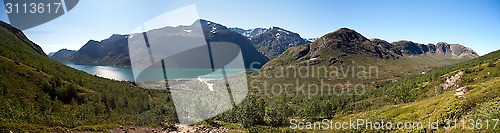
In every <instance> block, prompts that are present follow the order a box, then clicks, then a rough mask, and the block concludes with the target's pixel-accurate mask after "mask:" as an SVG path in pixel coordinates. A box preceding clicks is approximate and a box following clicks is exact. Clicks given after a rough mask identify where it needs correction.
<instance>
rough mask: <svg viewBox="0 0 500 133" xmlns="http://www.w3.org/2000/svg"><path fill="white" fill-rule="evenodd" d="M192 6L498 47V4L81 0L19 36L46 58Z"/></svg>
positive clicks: (483, 0) (228, 22) (252, 23)
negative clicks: (27, 40) (51, 53)
mask: <svg viewBox="0 0 500 133" xmlns="http://www.w3.org/2000/svg"><path fill="white" fill-rule="evenodd" d="M0 1H2V0H0ZM2 3H3V2H2ZM191 4H195V6H196V7H197V10H198V15H199V17H201V18H204V19H207V20H210V21H213V22H217V23H220V24H223V25H225V26H227V27H241V28H244V29H249V28H256V27H271V26H278V27H282V28H285V29H288V30H290V31H293V32H296V33H299V34H300V35H301V36H302V37H305V38H310V37H321V36H322V35H324V34H326V33H329V32H333V31H335V30H337V29H339V28H342V27H348V28H351V29H354V30H356V31H358V32H360V33H361V34H363V35H364V36H365V37H367V38H381V39H384V40H387V41H389V42H393V41H398V40H411V41H414V42H419V43H425V44H427V43H437V42H448V43H458V44H462V45H465V46H467V47H471V48H473V49H474V50H475V51H476V52H478V53H479V54H480V55H483V54H486V53H489V52H492V51H494V50H498V49H500V37H499V35H500V1H498V0H480V1H478V0H438V1H436V0H414V1H413V0H404V1H401V0H349V1H330V0H324V1H319V0H252V1H250V0H246V1H243V0H237V1H229V0H227V1H223V0H200V1H191V0H181V1H170V0H148V1H144V0H130V1H124V0H81V1H80V2H79V3H78V5H77V6H76V7H75V8H74V9H73V10H71V11H69V12H67V13H66V14H65V15H63V16H61V17H59V18H57V19H55V20H52V21H50V22H47V23H45V24H42V25H40V26H37V27H34V28H31V29H28V30H25V31H24V32H25V33H26V34H27V36H28V37H29V38H30V39H31V40H33V41H34V42H35V43H37V44H39V45H40V46H41V47H42V48H43V49H44V51H45V52H46V53H49V52H54V51H57V50H59V49H61V48H68V49H74V50H77V49H79V48H80V47H81V46H83V45H84V44H85V43H86V42H87V41H88V40H90V39H93V40H102V39H106V38H108V37H109V36H111V35H112V34H116V33H118V34H126V33H130V32H131V31H132V30H133V29H134V28H135V27H137V26H138V25H141V24H142V23H143V22H145V21H147V20H149V19H151V18H153V17H155V16H157V15H160V14H162V13H165V12H168V11H171V10H174V9H177V8H181V7H184V6H187V5H191ZM1 8H3V6H2V7H1ZM1 11H2V12H0V15H1V16H0V19H1V20H3V21H6V20H7V18H6V14H5V10H4V9H1Z"/></svg>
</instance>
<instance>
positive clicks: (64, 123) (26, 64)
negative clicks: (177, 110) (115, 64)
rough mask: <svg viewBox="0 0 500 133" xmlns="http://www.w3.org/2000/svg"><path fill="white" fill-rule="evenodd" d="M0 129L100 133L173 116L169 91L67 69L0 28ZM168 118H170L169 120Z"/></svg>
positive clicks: (158, 122) (153, 122)
mask: <svg viewBox="0 0 500 133" xmlns="http://www.w3.org/2000/svg"><path fill="white" fill-rule="evenodd" d="M0 44H1V45H0V102H1V103H2V104H0V123H1V124H0V131H2V132H3V131H11V130H13V131H17V130H20V131H30V132H31V131H50V130H68V129H69V130H71V129H80V130H105V129H106V128H108V127H110V126H116V124H139V125H158V124H160V122H161V121H162V120H164V119H165V118H164V116H169V115H170V116H173V115H175V114H174V113H173V111H174V109H173V105H172V103H171V102H170V97H169V94H168V93H169V92H167V91H158V90H144V89H140V88H138V87H134V86H132V85H130V83H128V82H117V81H111V80H108V79H104V78H100V77H97V76H93V75H89V74H86V73H85V72H83V71H78V70H75V69H72V68H70V67H68V66H65V65H64V64H61V63H59V62H57V61H54V60H51V59H49V58H48V57H46V56H45V55H42V54H39V53H37V52H35V51H34V50H33V49H31V48H30V47H29V46H28V45H27V44H26V43H25V42H23V41H22V39H20V38H18V37H16V36H15V34H13V32H12V31H11V30H7V29H5V28H2V27H0ZM171 118H173V117H171Z"/></svg>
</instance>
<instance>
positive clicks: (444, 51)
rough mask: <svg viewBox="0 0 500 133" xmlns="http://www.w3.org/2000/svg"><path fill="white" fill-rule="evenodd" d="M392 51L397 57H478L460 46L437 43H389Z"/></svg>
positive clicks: (404, 41) (469, 49)
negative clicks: (430, 55)
mask: <svg viewBox="0 0 500 133" xmlns="http://www.w3.org/2000/svg"><path fill="white" fill-rule="evenodd" d="M391 44H392V45H393V46H394V47H393V51H394V52H396V53H397V54H399V55H419V54H432V55H439V56H448V57H451V58H461V57H464V56H468V57H472V58H475V57H479V55H477V53H476V52H474V51H473V50H472V49H471V48H467V47H464V46H462V45H460V44H448V43H445V42H439V43H437V44H436V45H434V44H427V45H425V44H420V43H415V42H412V41H406V40H403V41H397V42H393V43H391Z"/></svg>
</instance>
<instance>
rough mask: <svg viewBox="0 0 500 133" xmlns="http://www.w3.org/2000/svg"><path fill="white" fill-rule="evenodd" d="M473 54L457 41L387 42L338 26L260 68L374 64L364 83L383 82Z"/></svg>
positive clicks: (289, 50) (461, 59) (465, 58)
mask: <svg viewBox="0 0 500 133" xmlns="http://www.w3.org/2000/svg"><path fill="white" fill-rule="evenodd" d="M475 57H478V55H477V54H476V53H475V52H474V51H473V50H471V49H470V48H467V47H464V46H462V45H459V44H446V43H438V44H437V45H433V44H428V45H424V44H418V43H413V42H411V41H398V42H393V43H388V42H387V41H384V40H381V39H371V40H370V39H367V38H366V37H364V36H363V35H361V34H360V33H358V32H356V31H354V30H352V29H348V28H341V29H339V30H336V31H335V32H331V33H328V34H326V35H324V36H322V37H321V38H319V39H318V40H316V41H314V42H313V43H311V44H308V45H302V46H295V47H291V48H289V49H288V50H286V51H285V52H284V53H283V54H281V55H280V56H278V57H277V58H274V59H273V60H271V61H269V62H268V63H267V64H265V65H264V67H263V68H262V69H261V70H263V71H271V72H273V71H280V70H279V69H276V68H280V67H286V66H296V67H299V66H337V67H338V66H364V67H376V68H377V70H378V71H376V72H372V73H373V74H378V76H377V77H376V78H375V79H372V80H364V81H363V82H385V81H391V80H394V79H395V78H396V77H400V76H409V75H414V74H420V73H422V72H425V71H429V70H431V69H432V68H436V67H441V66H445V65H450V64H454V63H458V62H462V61H464V60H468V59H472V58H475ZM344 80H349V81H352V80H357V79H355V78H354V77H353V79H344ZM339 81H340V80H339ZM360 81H362V80H360ZM305 82H306V81H305ZM311 82H313V81H311Z"/></svg>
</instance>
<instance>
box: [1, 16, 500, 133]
mask: <svg viewBox="0 0 500 133" xmlns="http://www.w3.org/2000/svg"><path fill="white" fill-rule="evenodd" d="M194 23H200V24H201V26H202V29H203V35H204V36H205V39H206V41H207V42H217V41H219V42H221V41H223V42H231V43H234V44H236V45H238V46H239V47H240V49H241V53H242V56H243V59H244V63H245V67H246V68H251V67H252V68H255V67H256V69H254V70H252V71H245V73H246V74H247V81H248V85H247V86H248V89H249V92H248V93H249V94H248V95H247V96H246V97H245V99H244V100H243V101H242V102H241V103H240V104H238V105H236V106H234V107H233V108H232V109H230V110H229V111H227V112H224V113H222V114H219V115H217V116H215V117H213V118H209V119H207V120H204V121H202V122H198V123H196V124H193V125H182V124H179V120H178V118H177V115H176V109H175V106H174V103H173V102H172V96H171V92H172V90H170V89H169V88H165V89H145V88H140V87H138V86H137V84H136V83H134V82H130V81H115V80H111V79H107V78H102V77H98V76H95V75H91V74H88V73H85V72H83V71H79V70H76V69H74V68H71V67H69V66H66V65H65V64H63V63H61V62H65V61H69V62H73V63H75V64H81V65H108V66H113V65H116V66H130V64H131V61H130V56H129V51H128V49H129V48H128V38H130V37H132V35H135V34H137V33H130V34H125V35H119V34H114V35H111V36H110V37H109V38H108V39H105V40H101V41H95V40H90V41H88V42H87V43H86V44H85V45H84V46H83V47H81V48H80V49H79V50H76V51H72V50H67V49H62V50H59V51H57V52H55V53H51V54H50V57H49V56H47V55H46V54H45V52H44V51H43V50H42V49H41V48H40V46H38V45H37V44H35V43H33V42H32V41H31V40H29V39H28V37H26V36H25V35H24V33H23V32H22V31H20V30H19V29H17V28H15V27H13V26H11V25H9V24H7V23H4V22H0V46H1V47H0V102H1V103H2V104H0V132H10V131H15V132H143V131H144V132H463V131H466V132H500V128H498V127H496V128H493V127H495V126H497V124H496V123H495V122H498V118H499V117H500V109H499V108H500V102H499V101H500V97H499V96H500V79H499V78H498V77H499V76H500V51H498V50H497V51H494V52H491V53H489V54H486V55H483V56H479V55H478V54H477V53H476V52H475V51H474V50H472V49H471V48H468V47H466V46H463V45H460V44H448V43H446V42H438V43H436V44H422V43H417V42H412V41H409V40H401V41H395V42H388V41H385V40H382V39H376V38H373V39H368V38H367V37H365V36H363V35H362V34H361V33H358V32H357V31H355V30H353V29H349V28H340V29H338V30H335V31H332V32H330V33H326V34H325V35H323V36H321V37H318V38H313V39H305V38H303V37H301V36H300V35H299V34H298V33H294V32H292V31H290V30H286V29H284V28H280V27H275V26H273V27H270V28H254V29H241V28H237V27H235V28H227V27H226V26H223V25H222V24H218V23H215V22H212V21H208V20H203V19H200V20H197V21H196V22H194ZM193 26H195V25H194V24H193V25H187V26H177V27H163V28H160V29H155V30H151V31H147V32H146V33H150V32H157V31H159V30H163V29H168V30H166V31H170V32H168V33H165V34H178V35H183V34H188V31H189V29H192V28H193ZM381 32H384V31H381ZM59 61H60V62H59ZM251 64H259V65H257V66H254V65H251ZM226 82H227V81H226ZM226 82H224V83H226ZM224 83H223V82H221V85H222V86H223V84H224ZM200 84H202V83H200ZM203 85H204V83H203ZM226 86H228V85H227V84H226ZM231 89H238V88H237V87H236V88H231ZM186 97H187V96H186ZM193 98H194V97H193ZM206 102H207V107H197V109H205V108H213V107H214V106H208V104H209V103H217V102H219V101H206ZM201 112H203V111H201ZM199 115H206V114H199ZM470 119H472V120H473V121H474V122H470V121H469V120H470ZM324 120H328V124H322V123H324ZM352 120H366V121H363V122H371V123H380V122H394V124H396V123H397V122H422V123H421V125H423V126H419V124H416V125H412V126H414V127H413V128H411V129H404V130H401V129H397V128H383V129H374V128H369V126H370V125H368V124H361V125H362V126H361V127H359V128H352V129H349V130H344V129H342V128H340V129H334V128H333V127H331V128H326V129H321V128H324V127H325V126H329V125H330V124H329V123H330V122H331V123H344V122H349V121H352ZM436 120H437V121H438V123H437V124H436V125H437V126H441V127H444V126H454V127H456V128H438V129H435V128H433V127H432V126H428V125H432V124H433V122H435V121H436ZM445 120H457V121H456V122H455V121H454V122H452V123H446V121H445ZM477 120H489V122H488V123H484V122H483V123H481V124H482V126H484V127H486V126H488V127H489V128H473V129H468V127H470V124H471V123H474V126H476V125H477V123H478V122H477ZM314 124H316V125H314ZM317 124H320V125H319V126H318V125H317ZM318 127H321V128H318Z"/></svg>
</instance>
